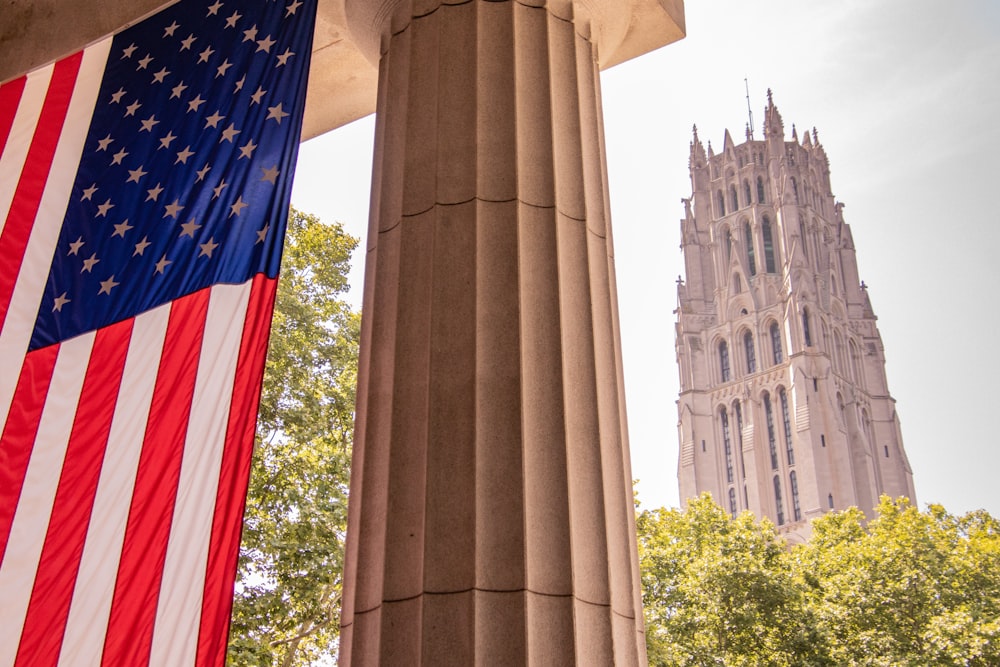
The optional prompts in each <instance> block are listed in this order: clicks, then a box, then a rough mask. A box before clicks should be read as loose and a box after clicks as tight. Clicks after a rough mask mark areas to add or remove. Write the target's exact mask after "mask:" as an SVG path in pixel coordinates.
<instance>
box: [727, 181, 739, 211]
mask: <svg viewBox="0 0 1000 667" xmlns="http://www.w3.org/2000/svg"><path fill="white" fill-rule="evenodd" d="M739 207H740V200H739V199H738V198H737V197H736V186H735V185H730V186H729V209H730V210H732V211H735V210H737V209H738V208H739Z"/></svg>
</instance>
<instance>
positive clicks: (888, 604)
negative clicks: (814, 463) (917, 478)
mask: <svg viewBox="0 0 1000 667" xmlns="http://www.w3.org/2000/svg"><path fill="white" fill-rule="evenodd" d="M793 557H794V559H795V561H796V566H795V567H796V570H797V572H798V577H799V578H800V580H801V581H802V582H803V589H804V591H805V593H806V595H807V597H808V598H809V606H810V607H811V609H812V612H813V615H814V617H815V618H816V621H817V624H818V628H819V630H820V632H822V633H823V634H825V635H826V637H827V643H828V645H829V648H830V653H831V655H832V657H833V658H834V660H835V661H836V663H837V664H839V665H852V666H853V665H857V666H866V667H868V666H871V667H876V666H882V665H885V666H888V665H965V666H969V667H974V666H978V665H983V666H985V665H998V664H1000V524H998V522H997V521H996V520H995V519H993V518H992V517H991V516H990V515H989V514H987V513H986V512H982V511H979V512H973V513H971V514H967V515H965V516H961V517H956V516H954V515H951V514H949V513H948V512H946V511H945V510H944V508H943V507H941V506H940V505H931V506H930V507H929V508H928V509H927V511H925V512H921V511H919V510H918V509H917V508H915V507H913V506H911V505H910V504H909V502H908V501H907V500H905V499H899V500H896V501H893V500H891V499H889V498H887V497H883V498H882V499H881V502H880V503H879V505H878V507H877V508H876V517H875V518H874V519H873V520H872V521H870V522H868V523H867V525H866V524H865V517H864V515H863V514H862V513H861V511H859V510H857V509H856V508H852V509H849V510H846V511H844V512H839V513H831V514H827V515H826V516H824V517H822V518H819V519H817V520H815V521H814V522H813V535H812V538H811V539H810V541H809V542H808V543H807V544H805V545H802V546H800V547H798V548H797V549H796V550H795V551H794V553H793Z"/></svg>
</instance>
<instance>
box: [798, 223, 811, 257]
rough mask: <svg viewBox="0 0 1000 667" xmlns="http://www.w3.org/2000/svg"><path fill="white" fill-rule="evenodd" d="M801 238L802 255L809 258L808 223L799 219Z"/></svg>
mask: <svg viewBox="0 0 1000 667" xmlns="http://www.w3.org/2000/svg"><path fill="white" fill-rule="evenodd" d="M799 238H800V239H802V256H803V257H805V258H806V259H809V240H808V239H807V238H806V225H805V223H804V222H802V220H801V219H799Z"/></svg>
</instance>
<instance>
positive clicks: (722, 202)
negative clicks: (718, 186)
mask: <svg viewBox="0 0 1000 667" xmlns="http://www.w3.org/2000/svg"><path fill="white" fill-rule="evenodd" d="M715 195H716V199H717V200H718V202H719V217H720V218H721V217H722V216H724V215H725V214H726V198H725V196H723V194H722V190H719V191H717V192H716V193H715Z"/></svg>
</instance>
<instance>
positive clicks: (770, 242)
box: [760, 215, 776, 273]
mask: <svg viewBox="0 0 1000 667" xmlns="http://www.w3.org/2000/svg"><path fill="white" fill-rule="evenodd" d="M760 233H761V236H763V237H764V270H765V271H767V272H768V273H774V272H775V270H776V268H775V263H774V239H773V237H772V236H771V221H770V220H769V219H768V218H767V216H766V215H765V216H764V222H763V223H761V226H760Z"/></svg>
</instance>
